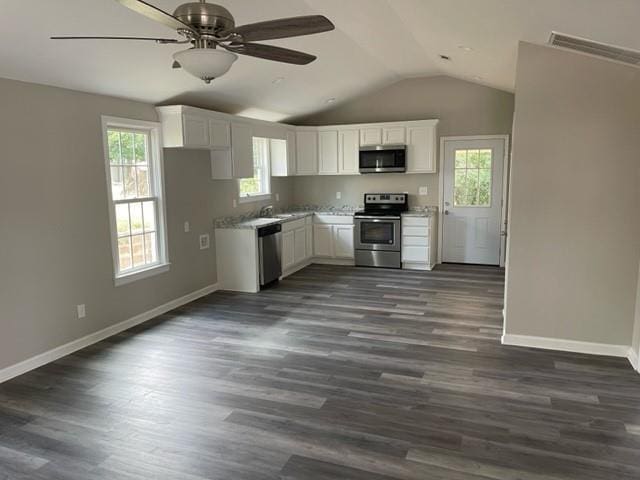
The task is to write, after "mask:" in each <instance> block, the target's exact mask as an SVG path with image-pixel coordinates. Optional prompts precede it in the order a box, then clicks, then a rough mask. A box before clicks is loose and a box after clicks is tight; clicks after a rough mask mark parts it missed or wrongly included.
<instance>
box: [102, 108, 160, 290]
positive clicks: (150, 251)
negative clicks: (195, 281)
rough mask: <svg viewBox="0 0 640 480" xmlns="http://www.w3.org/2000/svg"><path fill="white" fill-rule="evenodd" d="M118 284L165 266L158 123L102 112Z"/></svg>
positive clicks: (149, 274) (112, 239) (150, 273)
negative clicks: (115, 116) (103, 115)
mask: <svg viewBox="0 0 640 480" xmlns="http://www.w3.org/2000/svg"><path fill="white" fill-rule="evenodd" d="M102 129H103V136H104V149H105V162H106V173H107V184H108V197H109V216H110V222H111V243H112V250H113V264H114V271H115V282H116V285H121V284H124V283H129V282H131V281H134V280H137V279H140V278H144V277H148V276H151V275H154V274H157V273H162V272H165V271H167V270H168V269H169V263H168V258H167V239H166V224H165V205H164V188H163V185H164V184H163V177H162V174H163V169H162V149H161V148H160V142H161V140H160V124H157V123H154V122H142V121H137V120H126V119H119V118H113V117H103V118H102Z"/></svg>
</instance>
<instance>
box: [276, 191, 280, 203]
mask: <svg viewBox="0 0 640 480" xmlns="http://www.w3.org/2000/svg"><path fill="white" fill-rule="evenodd" d="M279 201H280V194H279V193H276V202H279Z"/></svg>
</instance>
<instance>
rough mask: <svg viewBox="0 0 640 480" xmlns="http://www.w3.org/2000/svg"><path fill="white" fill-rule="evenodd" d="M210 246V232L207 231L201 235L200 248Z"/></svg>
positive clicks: (204, 248) (203, 248)
mask: <svg viewBox="0 0 640 480" xmlns="http://www.w3.org/2000/svg"><path fill="white" fill-rule="evenodd" d="M207 248H209V234H208V233H205V234H204V235H200V250H206V249H207Z"/></svg>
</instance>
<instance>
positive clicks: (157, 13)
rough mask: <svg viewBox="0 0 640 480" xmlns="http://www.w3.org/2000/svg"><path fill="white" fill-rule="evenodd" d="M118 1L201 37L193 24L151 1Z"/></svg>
mask: <svg viewBox="0 0 640 480" xmlns="http://www.w3.org/2000/svg"><path fill="white" fill-rule="evenodd" d="M116 1H117V2H118V3H121V4H122V5H124V6H125V7H127V8H129V9H131V10H133V11H134V12H137V13H139V14H141V15H144V16H145V17H147V18H150V19H151V20H155V21H156V22H160V23H162V24H164V25H166V26H167V27H169V28H173V29H175V30H181V29H182V30H188V31H190V32H191V33H192V34H193V35H194V36H195V37H199V36H200V35H199V34H198V32H197V31H196V30H195V29H194V28H193V27H191V25H187V24H186V23H184V22H182V21H180V20H178V19H177V18H176V17H174V16H173V15H171V14H170V13H167V12H165V11H164V10H161V9H159V8H158V7H155V6H153V5H151V4H150V3H147V2H144V1H143V0H116Z"/></svg>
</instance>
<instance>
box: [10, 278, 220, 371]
mask: <svg viewBox="0 0 640 480" xmlns="http://www.w3.org/2000/svg"><path fill="white" fill-rule="evenodd" d="M216 290H218V284H217V283H216V284H213V285H209V286H207V287H204V288H201V289H200V290H196V291H195V292H191V293H188V294H186V295H184V296H182V297H180V298H176V299H175V300H171V301H170V302H167V303H165V304H163V305H160V306H159V307H155V308H152V309H151V310H148V311H146V312H143V313H141V314H139V315H136V316H135V317H131V318H129V319H127V320H124V321H122V322H120V323H116V324H115V325H111V326H110V327H107V328H104V329H102V330H99V331H97V332H94V333H90V334H89V335H87V336H85V337H82V338H79V339H77V340H73V341H72V342H69V343H66V344H64V345H61V346H59V347H56V348H54V349H52V350H49V351H47V352H44V353H41V354H39V355H36V356H35V357H31V358H28V359H26V360H23V361H22V362H19V363H16V364H14V365H11V366H9V367H6V368H3V369H2V370H0V383H2V382H6V381H7V380H10V379H12V378H14V377H17V376H19V375H22V374H23V373H27V372H28V371H30V370H34V369H36V368H38V367H41V366H42V365H46V364H47V363H51V362H53V361H55V360H58V359H59V358H62V357H64V356H65V355H69V354H71V353H73V352H76V351H78V350H80V349H83V348H85V347H88V346H89V345H93V344H94V343H97V342H99V341H101V340H104V339H105V338H109V337H111V336H113V335H116V334H118V333H120V332H123V331H124V330H127V329H129V328H131V327H135V326H136V325H139V324H141V323H144V322H146V321H147V320H151V319H152V318H155V317H157V316H158V315H162V314H163V313H167V312H169V311H171V310H173V309H174V308H178V307H181V306H182V305H185V304H187V303H189V302H193V301H194V300H197V299H198V298H200V297H204V296H205V295H209V294H210V293H213V292H215V291H216Z"/></svg>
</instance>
